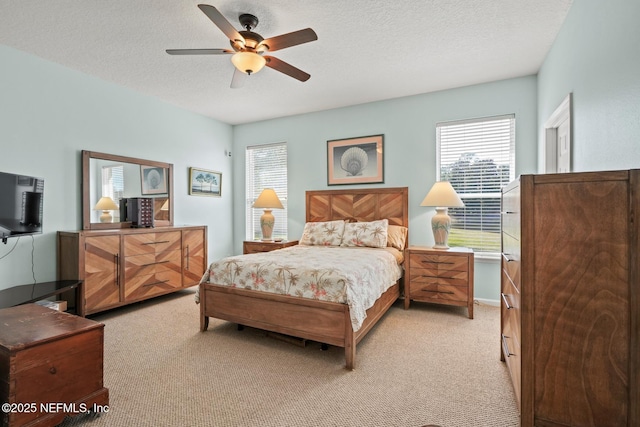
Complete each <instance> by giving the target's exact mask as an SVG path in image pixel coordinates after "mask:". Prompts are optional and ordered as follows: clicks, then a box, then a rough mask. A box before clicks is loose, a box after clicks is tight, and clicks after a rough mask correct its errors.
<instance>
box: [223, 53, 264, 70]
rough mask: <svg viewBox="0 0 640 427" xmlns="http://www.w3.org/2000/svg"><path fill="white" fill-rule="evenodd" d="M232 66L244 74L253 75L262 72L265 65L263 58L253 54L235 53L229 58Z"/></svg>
mask: <svg viewBox="0 0 640 427" xmlns="http://www.w3.org/2000/svg"><path fill="white" fill-rule="evenodd" d="M231 62H232V63H233V65H234V66H235V67H236V68H237V69H238V70H239V71H242V72H243V73H245V74H249V75H251V74H254V73H257V72H258V71H260V70H262V67H264V65H265V64H266V63H267V61H266V59H264V57H262V56H260V55H258V54H257V53H254V52H237V53H235V54H234V55H233V56H232V57H231Z"/></svg>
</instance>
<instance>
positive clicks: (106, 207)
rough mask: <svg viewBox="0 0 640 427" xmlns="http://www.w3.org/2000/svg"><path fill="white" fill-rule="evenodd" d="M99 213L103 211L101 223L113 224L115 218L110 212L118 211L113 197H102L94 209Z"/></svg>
mask: <svg viewBox="0 0 640 427" xmlns="http://www.w3.org/2000/svg"><path fill="white" fill-rule="evenodd" d="M93 209H95V210H97V211H102V215H100V222H111V221H113V217H112V216H111V214H110V213H109V211H115V210H117V209H118V205H116V203H115V202H114V201H113V199H112V198H111V197H101V198H100V200H98V203H96V205H95V206H94V207H93Z"/></svg>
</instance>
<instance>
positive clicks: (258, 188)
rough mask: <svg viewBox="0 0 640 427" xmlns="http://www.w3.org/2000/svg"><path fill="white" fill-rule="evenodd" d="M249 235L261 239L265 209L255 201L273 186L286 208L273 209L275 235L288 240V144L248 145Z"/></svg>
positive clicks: (249, 237) (247, 230) (247, 191)
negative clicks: (254, 204) (263, 191)
mask: <svg viewBox="0 0 640 427" xmlns="http://www.w3.org/2000/svg"><path fill="white" fill-rule="evenodd" d="M245 158H246V164H245V171H246V186H247V190H246V202H245V203H246V210H245V212H246V227H245V229H246V238H247V240H259V239H262V230H261V229H260V216H262V214H263V213H264V210H263V209H255V208H253V207H252V206H253V202H255V200H256V199H257V198H258V196H259V195H260V193H261V192H262V190H263V189H265V188H273V189H274V191H275V192H276V194H277V195H278V198H279V199H280V201H281V202H282V206H284V209H274V210H273V211H272V213H273V216H274V217H275V226H274V228H273V234H272V238H274V239H284V240H286V239H287V144H286V143H279V144H269V145H256V146H252V147H247V154H246V157H245Z"/></svg>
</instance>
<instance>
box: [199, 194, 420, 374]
mask: <svg viewBox="0 0 640 427" xmlns="http://www.w3.org/2000/svg"><path fill="white" fill-rule="evenodd" d="M385 219H386V220H387V221H386V222H388V224H389V225H394V226H400V227H405V229H404V230H405V232H406V231H407V230H408V221H409V220H408V188H407V187H395V188H375V189H349V190H320V191H307V192H306V222H307V224H309V223H316V222H317V223H326V222H330V221H337V220H342V221H347V222H360V223H363V222H375V221H380V220H385ZM305 230H306V226H305ZM407 236H408V233H406V234H405V241H404V246H406V245H407V244H408V241H407V240H408V237H407ZM289 249H295V248H288V249H281V250H279V251H274V252H272V253H270V254H272V255H271V256H274V255H273V254H276V253H279V252H285V251H287V250H289ZM249 256H250V255H246V256H245V257H249ZM208 272H209V269H208V270H207V273H205V276H204V277H203V280H202V281H201V282H200V286H199V289H198V298H199V302H200V329H201V330H202V331H206V330H207V328H208V325H209V318H210V317H213V318H217V319H223V320H227V321H229V322H234V323H237V324H239V325H246V326H250V327H254V328H259V329H263V330H266V331H271V332H276V333H280V334H285V335H290V336H294V337H299V338H303V339H308V340H313V341H317V342H320V343H324V344H328V345H333V346H337V347H343V348H344V352H345V366H346V368H347V369H354V368H355V357H356V345H357V344H358V343H359V342H360V341H361V340H362V338H363V337H364V336H365V335H366V334H367V333H368V332H369V331H370V330H371V329H372V328H373V326H374V325H375V324H376V323H377V322H378V321H379V320H380V319H381V318H382V316H383V315H384V314H385V313H386V312H387V310H388V309H389V308H390V307H391V306H392V305H393V303H394V302H395V301H396V300H397V299H398V297H399V296H400V282H401V280H402V279H398V280H396V281H395V282H393V284H391V286H390V287H388V288H387V289H386V290H385V291H384V292H383V293H382V295H381V296H380V297H379V298H377V300H375V303H373V305H372V306H371V307H369V308H367V309H366V311H365V317H364V318H363V319H362V321H361V323H360V324H359V325H357V327H354V322H353V319H352V318H353V317H355V316H352V315H353V314H354V313H352V309H351V308H350V305H349V304H347V303H339V302H333V301H325V300H320V299H311V298H305V297H300V296H291V295H283V294H277V293H270V292H263V291H260V290H256V289H246V288H244V287H233V286H227V285H224V284H219V283H214V282H215V281H216V279H215V276H214V277H213V278H211V279H209V276H208ZM387 286H388V285H387Z"/></svg>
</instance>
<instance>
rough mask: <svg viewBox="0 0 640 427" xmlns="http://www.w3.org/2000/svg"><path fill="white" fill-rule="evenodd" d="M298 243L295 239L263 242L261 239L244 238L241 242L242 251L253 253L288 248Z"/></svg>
mask: <svg viewBox="0 0 640 427" xmlns="http://www.w3.org/2000/svg"><path fill="white" fill-rule="evenodd" d="M297 244H298V241H297V240H290V241H286V242H263V241H261V240H245V241H244V242H243V244H242V253H244V254H255V253H258V252H271V251H275V250H276V249H283V248H288V247H289V246H295V245H297Z"/></svg>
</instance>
